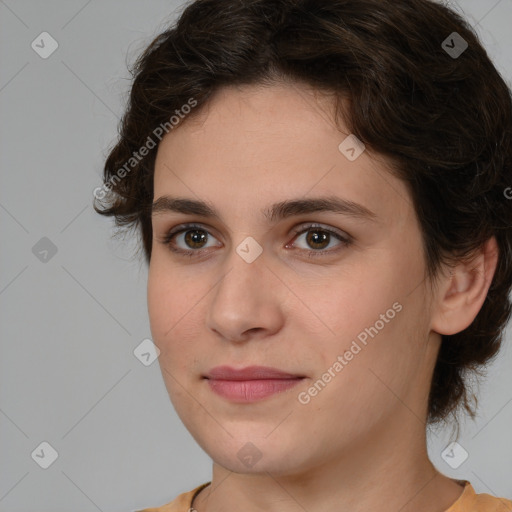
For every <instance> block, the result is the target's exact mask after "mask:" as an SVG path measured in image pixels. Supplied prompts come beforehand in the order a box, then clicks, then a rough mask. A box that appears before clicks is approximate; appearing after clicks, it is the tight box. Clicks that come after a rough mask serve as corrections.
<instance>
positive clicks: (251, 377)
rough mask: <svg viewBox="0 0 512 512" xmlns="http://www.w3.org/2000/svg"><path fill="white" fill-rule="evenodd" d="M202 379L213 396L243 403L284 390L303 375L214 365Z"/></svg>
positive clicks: (268, 368)
mask: <svg viewBox="0 0 512 512" xmlns="http://www.w3.org/2000/svg"><path fill="white" fill-rule="evenodd" d="M204 378H205V379H207V381H208V385H209V387H210V389H211V390H212V391H213V392H214V393H216V394H217V395H220V396H222V397H223V398H226V399H227V400H230V401H232V402H237V403H247V402H255V401H258V400H263V399H264V398H267V397H270V396H272V395H275V394H277V393H281V392H283V391H286V390H287V389H290V388H292V387H294V386H296V385H297V384H298V383H299V382H301V381H302V379H303V378H304V376H302V375H295V374H291V373H288V372H284V371H282V370H279V369H277V368H270V367H268V366H248V367H246V368H241V369H236V368H232V367H230V366H216V367H215V368H212V369H211V370H210V371H209V372H208V374H207V375H205V376H204Z"/></svg>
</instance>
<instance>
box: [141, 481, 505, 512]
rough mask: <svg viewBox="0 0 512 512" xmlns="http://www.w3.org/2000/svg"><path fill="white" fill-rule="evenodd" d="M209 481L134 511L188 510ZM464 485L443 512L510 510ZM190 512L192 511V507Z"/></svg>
mask: <svg viewBox="0 0 512 512" xmlns="http://www.w3.org/2000/svg"><path fill="white" fill-rule="evenodd" d="M210 483H211V482H207V483H205V484H201V485H200V486H199V487H196V488H195V489H192V490H191V491H188V492H184V493H183V494H180V495H179V496H178V497H176V498H175V499H174V500H173V501H171V502H170V503H167V504H166V505H162V506H161V507H156V508H146V509H144V510H138V511H136V512H189V510H190V508H191V507H192V500H193V499H194V498H195V496H196V495H197V494H199V491H201V490H202V489H204V488H205V487H206V486H207V485H210ZM459 483H461V484H463V485H464V490H463V491H462V494H461V495H460V496H459V498H458V499H457V500H456V501H455V502H454V503H453V504H452V505H451V506H450V507H449V508H447V509H446V510H445V512H512V501H511V500H509V499H507V498H496V497H495V496H492V495H491V494H486V493H479V494H477V493H476V492H475V490H474V489H473V486H472V485H471V484H470V483H469V482H468V481H467V480H459ZM190 512H194V510H193V509H192V510H191V511H190Z"/></svg>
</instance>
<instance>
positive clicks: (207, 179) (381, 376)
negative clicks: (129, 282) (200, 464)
mask: <svg viewBox="0 0 512 512" xmlns="http://www.w3.org/2000/svg"><path fill="white" fill-rule="evenodd" d="M340 128H342V130H341V131H340V129H338V128H337V127H336V126H335V124H334V121H333V116H332V103H331V100H330V99H329V97H327V96H323V95H321V94H320V93H318V92H315V91H313V90H311V89H309V88H307V87H306V86H302V85H298V84H292V85H290V84H278V85H274V86H271V87H257V86H244V87H239V88H235V87H229V88H224V89H221V90H219V91H218V92H217V94H216V95H215V96H214V97H213V98H212V100H211V102H210V103H209V105H208V107H207V108H205V109H204V110H203V111H202V112H201V113H200V115H199V117H197V118H191V119H189V120H187V119H185V121H184V122H183V123H182V124H181V125H179V126H178V127H177V128H175V129H174V130H173V131H172V132H170V133H169V134H168V135H167V136H166V137H165V138H164V139H163V140H162V142H161V143H160V146H159V148H158V154H157V160H156V166H155V182H154V200H157V199H158V198H160V197H162V196H165V195H172V196H174V197H181V198H189V199H194V200H202V201H207V202H209V203H211V205H212V206H213V207H214V208H215V209H216V210H217V211H218V213H219V216H220V219H212V218H204V217H201V216H199V215H185V214H182V213H175V212H160V213H157V214H154V216H153V247H152V257H151V262H150V267H149V279H148V308H149V315H150V324H151V331H152V335H153V340H154V342H155V344H156V345H157V346H158V348H159V349H160V357H159V362H160V366H161V370H162V375H163V378H164V381H165V384H166V387H167V390H168V393H169V396H170V398H171V401H172V403H173V404H174V406H175V408H176V411H177V413H178V414H179V416H180V418H181V419H182V421H183V423H184V424H185V426H186V427H187V429H188V430H189V431H190V433H191V434H192V435H193V437H194V438H195V439H196V441H197V442H198V443H199V445H200V446H201V447H202V448H203V449H204V450H205V451H206V452H207V453H208V454H209V456H210V457H211V458H212V459H213V476H212V485H211V486H209V487H207V488H206V489H204V490H203V491H202V492H201V493H200V494H199V496H198V497H197V499H196V500H195V502H194V508H195V509H196V510H197V511H198V512H204V511H208V512H212V511H216V510H218V511H220V510H224V511H230V510H235V508H236V510H245V511H256V510H265V511H274V510H275V511H277V510H279V511H281V512H282V511H285V512H286V511H303V510H304V509H305V510H308V511H316V510H322V511H326V510H329V511H330V510H332V511H334V510H351V511H363V510H364V511H367V510H379V511H380V512H387V511H390V512H391V511H393V512H396V511H397V510H400V511H401V512H408V511H413V510H414V511H416V512H417V511H422V510H425V511H427V510H428V511H432V512H434V511H443V510H445V509H446V508H448V507H449V506H450V505H451V504H452V503H453V502H454V501H455V500H456V499H457V498H458V497H459V496H460V494H461V492H462V488H461V487H460V486H459V485H458V484H457V483H455V481H453V480H451V479H449V478H447V477H445V476H444V475H442V474H440V473H439V472H438V471H437V470H436V469H435V468H434V466H433V465H432V464H431V462H430V460H429V459H428V455H427V450H426V433H425V429H426V414H427V398H428V391H429V388H430V382H431V378H432V372H433V368H434V364H435V359H436V355H437V352H438V349H439V345H440V340H441V336H440V334H453V333H454V332H459V331H460V330H462V329H464V328H465V327H467V326H468V325H469V324H470V323H471V322H472V320H473V318H474V317H475V316H476V314H477V313H478V310H479V309H480V307H481V305H482V303H483V300H484V298H485V295H486V293H487V289H488V287H489V284H490V281H491V278H492V275H493V272H494V269H495V265H496V245H495V243H494V241H493V240H491V241H489V242H488V244H486V245H485V246H484V247H483V248H482V252H481V253H480V254H478V255H476V257H475V259H474V261H473V262H472V263H471V264H462V263H461V264H460V265H459V266H457V267H455V268H454V269H452V272H451V274H450V272H449V271H448V270H447V269H445V271H443V273H442V274H440V277H439V279H438V280H437V281H436V283H435V286H431V283H429V282H428V280H426V279H425V259H424V255H423V252H422V238H421V233H420V228H419V224H418V221H417V218H416V216H415V213H414V210H413V205H412V204H411V201H410V198H409V194H408V192H407V190H406V187H405V185H404V184H403V183H402V182H401V181H399V180H398V179H396V178H395V177H393V176H392V175H391V174H390V173H389V172H388V171H387V170H386V166H385V161H384V160H383V159H382V158H380V159H379V158H377V157H376V156H375V155H372V154H370V151H369V150H367V151H365V152H363V153H362V154H361V156H359V157H358V158H357V159H356V160H355V161H349V160H348V159H347V158H346V157H345V156H344V155H343V154H342V153H341V152H340V150H339V149H338V146H339V144H340V143H341V142H342V141H343V140H344V139H345V138H346V137H347V136H348V135H349V132H348V130H347V129H346V128H343V127H340ZM333 195H334V196H337V197H340V198H343V199H346V200H350V201H353V202H355V203H358V204H360V205H363V206H364V207H366V208H367V209H369V210H371V211H372V212H373V213H374V214H375V217H374V218H373V220H369V219H361V218H356V217H354V216H351V215H346V214H339V213H331V212H316V213H309V214H302V215H298V216H293V217H290V218H286V219H282V220H278V221H276V222H274V223H269V222H268V220H267V219H266V218H265V217H264V216H263V214H262V213H261V210H262V209H264V208H267V207H269V206H270V205H271V204H273V203H277V202H280V201H285V200H289V199H304V198H317V197H324V196H333ZM192 222H193V223H196V224H201V228H200V229H201V230H202V231H201V233H203V234H205V235H206V237H207V240H206V241H204V243H203V245H200V244H197V245H194V244H193V242H194V240H188V241H189V244H190V243H191V242H192V245H187V243H186V240H187V238H185V236H184V235H185V234H186V233H183V232H182V233H181V234H178V235H177V236H175V237H174V239H173V241H172V242H171V245H173V246H174V247H175V248H181V249H182V250H189V251H190V250H195V251H196V253H198V254H200V255H199V256H196V257H192V258H189V257H186V256H182V255H179V254H177V253H174V252H172V251H171V250H170V248H169V246H168V245H166V244H165V243H164V242H163V240H164V237H165V235H166V234H167V233H168V232H169V231H170V230H171V229H172V228H175V227H177V226H179V225H181V224H184V223H192ZM311 224H320V228H323V229H331V230H334V231H336V232H339V233H340V234H341V235H344V236H346V234H348V235H349V236H350V237H351V239H352V243H350V244H349V245H344V244H342V243H341V242H340V241H338V240H337V239H336V238H335V237H334V236H331V237H330V240H327V241H326V242H324V243H323V245H322V244H321V243H319V242H318V241H317V242H316V244H317V245H314V243H313V244H312V241H313V242H314V239H313V240H312V239H311V236H312V235H314V233H318V230H319V229H320V228H310V225H311ZM194 229H197V228H192V231H193V230H194ZM322 232H323V231H322V229H320V233H322ZM301 233H302V234H301ZM308 233H309V236H308ZM246 237H253V238H254V239H255V240H256V241H257V242H258V244H259V245H260V246H261V248H262V249H263V252H262V253H261V255H260V256H259V257H258V258H257V259H256V260H255V261H253V262H252V263H247V262H246V261H245V260H244V259H242V258H241V257H240V256H239V254H237V252H236V248H237V246H238V245H239V244H240V243H241V242H242V241H244V240H245V239H246ZM308 241H309V243H308ZM319 246H320V250H319V249H318V247H319ZM315 248H316V254H318V252H323V253H324V256H321V255H320V256H312V257H310V258H308V250H309V251H313V250H315ZM397 303H398V304H399V305H400V306H401V309H400V311H399V312H396V314H395V315H394V317H393V318H392V319H391V320H389V319H388V322H385V323H384V327H383V328H381V329H379V330H378V334H377V335H375V336H374V337H373V338H372V337H368V342H367V344H366V345H362V344H361V343H359V345H360V346H361V350H360V351H359V352H358V353H357V354H356V355H354V356H353V358H352V359H351V360H350V361H348V362H347V364H346V365H344V367H343V369H342V370H341V371H338V372H335V377H333V378H332V379H331V380H330V382H329V383H328V384H327V385H325V387H323V389H321V391H320V392H318V393H317V394H316V395H315V396H313V397H311V400H310V401H309V402H308V403H307V404H303V403H300V401H299V400H298V395H299V393H301V392H304V391H307V390H308V389H309V388H311V386H312V385H313V384H314V383H315V382H316V381H317V380H318V379H319V378H321V376H322V374H324V373H325V372H326V371H327V370H328V369H329V368H332V367H333V364H334V363H335V362H336V361H337V360H338V359H337V358H338V356H343V355H344V354H345V353H346V351H347V350H349V349H350V347H351V343H352V342H353V340H356V339H357V336H358V335H359V334H360V333H361V332H362V331H364V330H365V328H369V327H370V326H375V325H376V322H377V321H378V320H379V319H381V318H382V317H381V315H383V314H384V315H385V314H386V311H388V310H389V309H390V308H391V309H392V308H393V304H395V305H396V304H397ZM379 326H380V324H379ZM344 360H345V361H346V360H347V358H345V359H344ZM224 364H228V365H231V366H233V367H235V368H242V367H245V366H249V365H263V366H272V367H275V368H279V369H281V370H283V371H286V372H289V373H292V374H300V375H303V376H305V378H304V379H303V380H302V381H301V382H300V383H299V384H298V385H297V386H295V387H294V388H292V389H289V390H287V391H284V392H282V393H278V394H275V395H273V396H270V397H268V398H266V399H263V400H260V401H257V402H252V403H243V404H240V403H232V402H230V401H228V400H226V399H225V398H222V397H220V396H218V395H216V394H214V393H213V392H212V391H211V390H210V388H209V386H208V383H207V381H206V380H205V379H204V378H203V375H204V374H205V373H206V372H207V371H208V370H210V369H211V368H213V367H215V366H217V365H224ZM303 396H304V395H303ZM248 442H250V443H252V445H254V447H256V449H255V448H251V450H253V452H254V453H255V454H256V453H257V454H259V455H258V456H260V457H261V458H260V459H259V460H258V461H257V463H256V464H254V465H252V466H250V467H249V466H248V465H247V464H246V463H244V462H243V460H240V458H239V457H238V456H237V453H238V452H239V450H240V449H241V448H242V447H243V446H244V445H246V443H248ZM246 449H247V448H246Z"/></svg>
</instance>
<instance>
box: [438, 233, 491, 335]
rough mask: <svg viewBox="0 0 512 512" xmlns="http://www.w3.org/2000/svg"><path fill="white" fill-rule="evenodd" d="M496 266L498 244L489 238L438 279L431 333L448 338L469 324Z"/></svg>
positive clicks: (482, 298) (484, 294)
mask: <svg viewBox="0 0 512 512" xmlns="http://www.w3.org/2000/svg"><path fill="white" fill-rule="evenodd" d="M497 263H498V244H497V242H496V239H495V238H494V237H492V238H490V239H489V240H487V241H486V242H485V244H483V245H482V247H481V248H480V250H479V251H478V252H477V253H476V254H475V255H474V257H473V258H472V259H471V260H470V261H465V262H462V261H461V262H460V263H458V264H457V265H456V266H455V267H452V269H451V271H450V272H449V274H448V275H447V276H443V277H441V278H440V282H439V286H438V289H437V292H436V297H435V302H436V304H435V307H434V309H433V314H432V321H431V329H432V330H433V331H435V332H437V333H439V334H445V335H451V334H456V333H458V332H461V331H463V330H464V329H466V328H467V327H469V326H470V325H471V323H472V322H473V320H474V319H475V318H476V316H477V314H478V312H479V311H480V309H481V308H482V305H483V303H484V301H485V298H486V296H487V292H488V291H489V287H490V285H491V282H492V279H493V277H494V273H495V271H496V266H497Z"/></svg>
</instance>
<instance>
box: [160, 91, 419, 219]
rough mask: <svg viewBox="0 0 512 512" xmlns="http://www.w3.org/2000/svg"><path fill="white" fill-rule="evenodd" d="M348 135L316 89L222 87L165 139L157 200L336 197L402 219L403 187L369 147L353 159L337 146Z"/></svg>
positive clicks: (257, 202)
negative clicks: (184, 198) (166, 197)
mask: <svg viewBox="0 0 512 512" xmlns="http://www.w3.org/2000/svg"><path fill="white" fill-rule="evenodd" d="M349 135H351V134H350V133H349V131H348V130H347V128H346V127H345V126H344V125H343V124H338V125H337V126H336V125H335V122H334V102H333V98H332V97H330V96H328V95H326V94H324V93H321V92H319V91H315V90H313V89H311V88H307V87H304V86H301V85H297V84H295V85H288V84H279V85H275V86H266V87H260V86H243V87H226V88H222V89H219V90H218V91H217V92H216V94H215V95H214V96H213V97H212V98H211V100H210V101H209V102H208V104H207V105H206V106H205V107H201V110H200V111H199V112H198V113H194V115H193V116H192V117H191V118H190V119H187V118H186V117H185V119H184V121H182V123H181V124H180V125H178V126H177V127H176V128H175V129H173V130H172V131H171V132H170V133H169V134H167V135H166V136H165V137H164V138H163V140H162V142H161V143H160V145H159V147H158V153H157V159H156V163H155V182H154V184H155V190H154V192H155V194H154V195H155V198H158V196H159V195H164V194H170V195H173V196H176V195H180V196H185V195H186V196H188V197H192V196H197V197H201V198H203V199H207V200H209V199H210V198H211V200H212V202H215V201H216V199H217V198H218V199H219V200H220V201H221V202H222V201H223V202H224V203H226V202H227V201H229V202H235V201H236V200H238V202H239V203H240V202H242V201H243V203H244V204H245V205H249V204H250V205H252V209H253V210H254V209H255V208H256V207H257V209H258V211H259V210H261V207H262V202H265V198H268V202H271V199H273V200H274V201H272V202H277V201H279V200H283V199H286V198H288V197H307V196H319V195H322V196H325V195H333V193H334V194H338V195H341V196H343V197H344V198H346V199H348V200H351V201H355V202H359V203H362V204H366V205H367V207H368V209H371V210H373V211H375V210H378V209H379V208H380V209H381V210H382V211H381V214H384V215H385V214H390V213H392V212H386V211H384V210H390V209H393V208H395V209H397V212H396V213H398V214H400V213H401V214H403V213H404V212H403V209H404V208H407V207H409V206H410V205H409V204H408V203H410V201H409V196H408V193H407V191H406V189H405V185H404V184H403V183H401V182H400V181H399V180H397V179H396V178H395V177H393V176H392V175H391V174H390V173H389V171H388V170H387V169H386V166H385V163H386V162H385V161H384V159H382V158H377V159H376V158H375V157H374V156H373V155H371V154H370V152H369V151H368V150H365V151H364V152H363V153H362V154H361V155H360V156H359V157H358V158H357V159H355V160H353V161H351V160H349V159H348V158H347V157H346V156H345V155H344V153H343V152H342V151H341V149H340V144H342V145H343V144H344V142H345V140H349V141H350V140H351V139H347V137H348V136H349ZM342 147H344V146H342ZM356 149H357V148H356ZM397 196H398V197H397ZM197 197H196V198H197ZM397 199H398V201H397ZM398 210H402V211H401V212H400V211H398ZM377 213H378V212H377Z"/></svg>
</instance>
